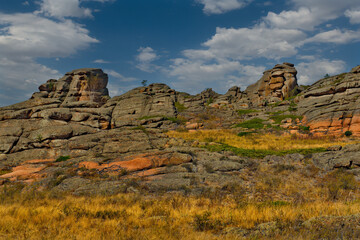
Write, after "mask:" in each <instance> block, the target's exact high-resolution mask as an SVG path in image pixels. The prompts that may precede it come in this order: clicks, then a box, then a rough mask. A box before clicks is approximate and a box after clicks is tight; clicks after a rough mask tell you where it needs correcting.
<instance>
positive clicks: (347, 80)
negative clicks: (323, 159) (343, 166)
mask: <svg viewBox="0 0 360 240" xmlns="http://www.w3.org/2000/svg"><path fill="white" fill-rule="evenodd" d="M295 101H296V102H298V112H299V114H300V115H304V116H305V119H304V120H305V121H306V124H307V125H309V126H310V130H311V132H313V133H315V134H318V135H324V134H332V135H341V134H344V133H345V132H346V131H351V132H352V134H353V135H355V136H360V66H357V67H355V68H353V69H352V70H351V72H349V73H343V74H340V75H337V76H333V77H328V78H324V79H321V80H319V81H317V82H316V83H314V84H313V85H311V86H310V87H309V88H307V89H306V90H305V91H303V92H302V93H301V94H300V95H299V96H298V97H297V98H296V99H295Z"/></svg>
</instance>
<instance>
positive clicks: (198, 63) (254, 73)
mask: <svg viewBox="0 0 360 240" xmlns="http://www.w3.org/2000/svg"><path fill="white" fill-rule="evenodd" d="M264 70H265V67H255V66H246V65H242V64H241V63H240V62H239V61H229V60H218V61H206V60H201V59H186V58H178V59H174V60H173V63H172V64H171V66H170V69H169V71H168V74H169V75H170V76H174V77H177V79H178V81H176V82H175V83H173V85H174V87H175V88H178V89H181V90H183V91H187V92H189V93H197V92H198V91H201V90H202V89H205V88H207V87H209V86H216V89H217V90H219V91H222V92H226V91H227V90H228V89H229V88H230V87H232V86H234V85H237V86H241V87H242V88H244V87H246V86H247V85H249V84H251V83H253V82H255V81H257V80H258V79H259V78H260V76H261V74H262V73H263V71H264Z"/></svg>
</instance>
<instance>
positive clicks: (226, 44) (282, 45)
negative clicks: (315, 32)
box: [203, 25, 306, 59]
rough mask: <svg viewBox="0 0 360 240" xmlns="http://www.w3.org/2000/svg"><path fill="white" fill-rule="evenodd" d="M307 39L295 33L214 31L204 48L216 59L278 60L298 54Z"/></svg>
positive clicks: (297, 31)
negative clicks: (298, 49)
mask: <svg viewBox="0 0 360 240" xmlns="http://www.w3.org/2000/svg"><path fill="white" fill-rule="evenodd" d="M305 38H306V35H305V34H304V33H303V32H301V31H299V30H294V29H269V28H266V27H264V26H262V25H260V26H255V27H254V28H239V29H233V28H217V29H216V34H215V35H214V36H213V37H212V38H211V39H210V40H208V41H207V42H205V43H204V44H203V45H204V46H206V47H208V51H210V53H212V54H214V56H216V57H222V58H233V59H255V58H259V57H264V58H268V59H279V58H281V57H288V56H292V55H294V54H296V53H297V50H296V46H297V45H298V44H300V43H301V41H302V40H304V39H305Z"/></svg>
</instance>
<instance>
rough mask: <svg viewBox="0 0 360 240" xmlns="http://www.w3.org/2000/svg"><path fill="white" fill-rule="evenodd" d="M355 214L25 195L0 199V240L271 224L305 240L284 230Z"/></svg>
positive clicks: (200, 200) (174, 234)
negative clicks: (327, 217) (325, 217)
mask: <svg viewBox="0 0 360 240" xmlns="http://www.w3.org/2000/svg"><path fill="white" fill-rule="evenodd" d="M2 196H4V195H2ZM359 212H360V202H359V201H355V202H347V203H342V202H326V201H317V202H309V203H304V204H292V203H289V204H283V203H282V202H266V203H261V204H260V203H251V202H247V203H245V202H244V203H242V204H239V203H238V202H236V201H235V200H234V199H233V198H232V197H231V196H227V197H223V198H219V199H209V198H204V197H189V196H183V195H163V196H156V197H155V196H150V195H148V196H143V195H141V194H120V195H116V196H111V197H101V196H98V197H75V196H70V195H67V196H63V197H61V198H54V197H51V196H49V195H48V194H46V193H41V194H39V193H34V192H29V193H27V194H22V195H21V196H20V195H14V198H11V197H6V198H3V199H1V204H0V216H1V217H0V239H154V240H155V239H243V238H242V237H240V236H238V235H234V234H232V233H228V234H226V233H227V232H231V231H230V230H231V229H234V228H242V229H251V228H254V227H255V226H256V225H258V224H261V223H266V222H271V221H280V222H281V224H283V228H284V229H283V232H282V233H281V235H278V236H277V238H278V239H289V238H288V237H289V236H293V237H292V239H310V238H311V233H307V232H301V231H300V232H296V233H294V232H293V230H292V229H291V228H289V229H288V228H287V226H289V225H291V224H293V223H295V222H296V221H306V220H308V219H310V218H313V217H318V216H323V215H332V216H343V215H351V214H356V213H359ZM294 234H296V235H294ZM296 236H297V237H296Z"/></svg>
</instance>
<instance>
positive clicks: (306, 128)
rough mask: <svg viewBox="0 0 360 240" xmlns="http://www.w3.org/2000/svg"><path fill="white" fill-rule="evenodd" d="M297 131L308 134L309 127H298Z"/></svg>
mask: <svg viewBox="0 0 360 240" xmlns="http://www.w3.org/2000/svg"><path fill="white" fill-rule="evenodd" d="M299 129H300V130H302V131H304V132H308V131H310V127H309V126H299Z"/></svg>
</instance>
